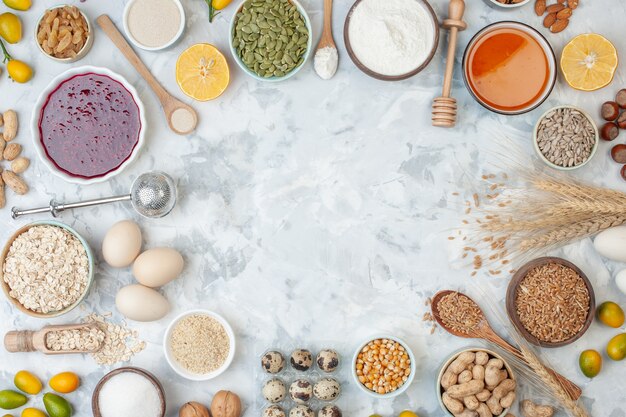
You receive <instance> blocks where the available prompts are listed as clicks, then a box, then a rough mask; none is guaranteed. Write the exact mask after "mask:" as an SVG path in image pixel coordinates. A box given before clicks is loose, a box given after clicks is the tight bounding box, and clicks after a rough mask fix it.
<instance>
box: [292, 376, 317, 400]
mask: <svg viewBox="0 0 626 417" xmlns="http://www.w3.org/2000/svg"><path fill="white" fill-rule="evenodd" d="M289 395H290V396H291V399H292V400H294V401H295V402H296V403H298V404H304V403H306V402H308V401H309V400H310V399H311V396H312V395H313V386H312V385H311V383H310V382H309V381H307V380H306V379H297V380H295V381H294V382H293V383H292V384H291V386H290V387H289Z"/></svg>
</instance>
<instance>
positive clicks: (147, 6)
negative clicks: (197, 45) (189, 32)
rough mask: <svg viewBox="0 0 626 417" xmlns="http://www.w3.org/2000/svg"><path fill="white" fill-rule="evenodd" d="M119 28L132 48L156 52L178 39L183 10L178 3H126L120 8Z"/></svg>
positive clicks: (136, 0)
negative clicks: (122, 8) (120, 26)
mask: <svg viewBox="0 0 626 417" xmlns="http://www.w3.org/2000/svg"><path fill="white" fill-rule="evenodd" d="M123 24H124V31H125V32H126V36H127V37H128V39H129V40H130V42H131V43H132V44H133V45H135V46H136V47H138V48H141V49H144V50H146V51H160V50H162V49H166V48H168V47H170V46H172V45H173V44H174V43H176V41H177V40H178V39H180V37H181V36H182V34H183V32H184V30H185V10H184V9H183V5H182V4H181V2H180V0H130V1H129V2H128V3H126V7H125V8H124V19H123Z"/></svg>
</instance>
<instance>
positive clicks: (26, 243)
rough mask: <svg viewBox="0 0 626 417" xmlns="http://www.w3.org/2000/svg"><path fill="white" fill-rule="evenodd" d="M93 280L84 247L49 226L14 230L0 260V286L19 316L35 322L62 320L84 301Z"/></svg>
mask: <svg viewBox="0 0 626 417" xmlns="http://www.w3.org/2000/svg"><path fill="white" fill-rule="evenodd" d="M93 277H94V256H93V253H92V251H91V249H90V247H89V244H88V243H87V241H86V240H85V239H83V238H82V237H81V236H80V235H79V234H78V232H76V231H75V230H74V229H73V228H71V227H69V226H67V225H65V224H63V223H60V222H57V221H53V220H49V221H38V222H34V223H30V224H27V225H25V226H22V227H20V228H19V229H18V230H17V231H15V233H13V235H12V236H11V237H10V238H9V240H8V241H7V243H6V245H5V246H4V249H3V250H2V253H1V254H0V285H1V286H2V290H3V292H4V295H5V296H6V297H7V299H8V300H9V301H10V302H11V303H12V304H13V305H14V306H15V307H16V308H17V309H18V310H20V311H21V312H23V313H25V314H27V315H29V316H32V317H36V318H52V317H58V316H61V315H63V314H66V313H68V312H70V311H71V310H73V309H74V308H75V307H77V306H78V305H79V304H80V303H81V302H82V301H83V300H84V299H85V297H86V296H87V293H88V292H89V288H90V287H91V284H92V282H93Z"/></svg>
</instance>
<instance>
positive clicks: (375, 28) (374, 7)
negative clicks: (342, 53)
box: [343, 0, 439, 81]
mask: <svg viewBox="0 0 626 417" xmlns="http://www.w3.org/2000/svg"><path fill="white" fill-rule="evenodd" d="M343 34H344V40H345V43H346V48H347V50H348V55H350V58H351V59H352V61H353V62H354V64H355V65H356V66H357V67H358V68H359V69H360V70H361V71H363V72H364V73H366V74H367V75H369V76H371V77H373V78H377V79H379V80H384V81H400V80H405V79H407V78H410V77H412V76H414V75H415V74H417V73H419V72H420V71H422V70H423V69H424V68H426V66H427V65H428V64H429V63H430V61H431V60H432V58H433V56H434V55H435V52H436V51H437V46H438V44H439V23H438V20H437V15H436V14H435V11H434V10H433V8H432V7H431V6H430V4H429V3H428V1H426V0H385V1H380V0H357V1H356V2H355V3H354V5H353V6H352V8H351V9H350V12H349V13H348V16H347V17H346V22H345V25H344V31H343Z"/></svg>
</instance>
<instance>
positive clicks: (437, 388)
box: [435, 347, 515, 417]
mask: <svg viewBox="0 0 626 417" xmlns="http://www.w3.org/2000/svg"><path fill="white" fill-rule="evenodd" d="M463 352H486V353H488V354H489V355H490V356H493V357H494V358H498V359H501V360H502V362H504V368H505V369H506V371H507V372H508V373H509V378H511V379H513V380H515V374H514V373H513V369H512V368H511V367H510V366H509V364H508V363H507V362H506V361H505V360H504V358H502V356H500V355H498V354H497V353H496V352H494V351H492V350H489V349H485V348H481V347H473V348H468V349H461V350H459V351H457V352H455V353H454V354H453V355H452V356H450V358H448V360H447V361H445V362H444V363H443V365H441V368H440V369H439V375H438V376H437V381H436V382H435V383H436V385H435V392H436V393H437V399H438V400H439V406H440V407H441V410H442V411H443V412H444V414H445V415H446V416H450V417H454V416H453V414H452V413H450V411H448V409H447V408H446V406H445V405H444V404H443V400H442V399H441V394H442V392H441V378H442V377H443V374H444V372H445V371H446V369H448V366H450V364H451V363H452V362H453V361H454V360H455V359H456V358H457V357H458V356H459V355H460V354H461V353H463ZM509 410H510V408H507V409H506V410H504V411H503V412H502V414H500V415H498V416H497V417H502V416H505V415H507V413H508V412H509Z"/></svg>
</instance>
